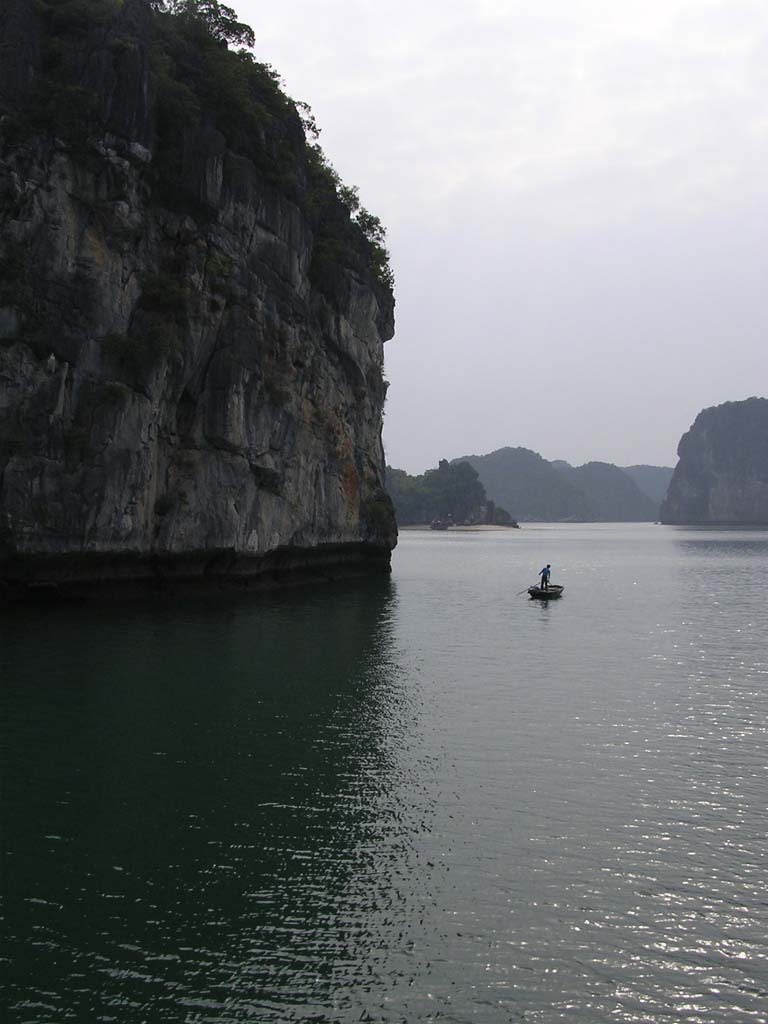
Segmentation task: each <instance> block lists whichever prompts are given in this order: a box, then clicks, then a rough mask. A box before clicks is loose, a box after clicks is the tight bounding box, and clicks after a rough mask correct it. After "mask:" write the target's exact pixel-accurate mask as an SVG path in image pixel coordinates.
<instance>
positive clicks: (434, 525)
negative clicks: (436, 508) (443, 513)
mask: <svg viewBox="0 0 768 1024" xmlns="http://www.w3.org/2000/svg"><path fill="white" fill-rule="evenodd" d="M450 525H451V523H450V522H447V521H446V520H445V519H433V520H432V522H431V523H430V524H429V528H430V530H447V529H448V527H449V526H450Z"/></svg>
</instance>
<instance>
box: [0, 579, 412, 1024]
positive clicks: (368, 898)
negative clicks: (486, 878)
mask: <svg viewBox="0 0 768 1024" xmlns="http://www.w3.org/2000/svg"><path fill="white" fill-rule="evenodd" d="M394 600H395V598H394V593H393V585H392V583H391V582H390V581H389V580H375V581H370V582H368V583H364V584H355V585H344V586H339V587H329V588H323V589H322V590H319V589H318V590H317V591H306V592H301V593H299V592H294V593H292V594H288V595H276V596H271V597H269V598H267V599H263V600H256V601H254V602H253V603H247V604H242V603H237V604H232V605H228V606H223V607H222V606H221V605H210V604H207V603H205V604H196V605H195V604H190V605H186V606H184V607H180V608H175V609H173V610H169V609H158V610H156V611H154V612H148V611H146V610H145V611H139V610H138V609H135V608H131V609H128V610H127V611H121V610H119V609H107V610H104V611H101V612H99V611H88V612H78V613H77V614H75V613H68V612H67V613H57V614H56V616H55V617H51V618H49V619H45V620H42V621H41V620H40V618H39V616H37V614H36V613H31V612H24V613H21V612H20V613H18V614H16V613H14V614H13V615H11V616H10V617H8V618H6V619H5V620H4V622H3V623H2V624H0V650H1V651H2V654H1V655H0V658H1V659H2V674H3V679H4V682H5V683H6V687H5V693H4V697H3V704H4V708H3V710H4V712H5V714H4V721H5V723H6V725H5V726H4V731H5V737H4V747H5V753H4V758H5V759H6V764H7V769H8V770H4V773H3V774H4V777H5V778H6V784H5V786H4V790H3V794H2V804H3V806H2V814H3V819H4V820H6V821H8V820H14V821H16V822H18V826H17V827H16V828H14V830H13V834H12V835H8V834H6V837H5V839H4V846H5V848H6V849H5V850H4V853H5V854H7V855H8V856H7V857H6V858H5V859H6V863H10V864H12V865H13V867H12V870H11V871H10V872H8V875H7V881H6V883H5V891H6V895H7V896H8V904H9V916H8V935H9V947H8V950H9V955H10V957H11V964H10V970H9V975H10V986H9V992H10V993H11V999H10V1003H11V1005H15V1006H17V1007H22V1008H23V1007H31V1006H32V1005H33V1004H39V1005H38V1010H37V1011H36V1012H37V1013H38V1014H41V1015H39V1016H38V1017H36V1019H37V1020H39V1021H44V1020H57V1019H59V1018H60V1015H61V1013H62V1012H63V1011H64V1010H66V1011H67V1012H73V1013H74V1014H75V1015H78V1014H85V1013H87V1014H88V1015H89V1016H90V1017H92V1019H97V1018H98V1017H100V1016H101V1015H103V1014H107V1015H108V1014H109V1013H115V1012H117V1015H118V1016H119V1018H120V1019H121V1020H122V1021H129V1022H130V1021H134V1020H135V1021H138V1020H144V1019H146V1015H147V1008H148V1007H153V1010H152V1012H153V1013H158V1012H159V1013H162V1012H167V1013H171V1014H172V1015H173V1014H174V1013H176V1014H178V1013H182V1014H183V1013H187V1014H189V1015H191V1016H189V1017H188V1018H187V1019H190V1020H195V1021H198V1020H199V1021H203V1020H209V1019H214V1018H215V1019H216V1021H224V1020H241V1019H244V1018H245V1017H251V1018H252V1017H254V1016H255V1017H256V1019H260V1020H272V1019H274V1020H277V1019H280V1020H285V1019H289V1018H290V1017H291V1015H293V1014H295V1015H296V1016H297V1017H301V1018H302V1019H304V1018H305V1016H306V1014H308V1013H312V1012H316V1013H317V1014H318V1015H319V1016H322V1017H323V1019H327V1018H328V1017H330V1019H334V1015H336V1014H342V1015H343V1013H344V1007H345V1005H346V1003H345V1000H346V996H345V994H344V993H345V991H351V990H356V989H359V986H360V984H361V983H363V979H367V981H368V982H370V981H371V980H373V978H375V976H376V971H377V964H378V963H382V962H383V957H384V956H385V955H386V947H387V946H388V944H389V943H391V942H395V941H398V940H399V936H401V935H403V933H404V932H407V930H408V921H409V918H410V916H412V915H415V914H418V913H419V906H418V903H419V901H418V900H416V901H414V900H413V889H414V883H413V880H411V881H410V883H409V886H410V894H409V897H408V905H407V906H406V905H405V897H404V896H403V895H401V894H402V893H403V892H404V891H405V889H404V887H403V886H402V885H399V884H398V876H399V875H401V874H405V873H409V872H410V868H411V867H412V866H413V864H412V861H413V859H414V857H418V854H417V853H416V852H415V848H414V847H413V846H412V843H411V836H412V835H413V834H414V831H415V830H417V829H419V828H421V827H422V825H423V821H422V820H419V816H420V815H426V814H428V808H425V807H424V806H423V801H421V802H420V801H419V800H418V799H413V794H410V795H409V799H408V800H407V801H404V800H403V792H404V791H405V790H407V789H408V786H409V774H410V773H409V765H413V764H415V762H416V761H417V760H418V757H419V750H418V732H419V720H418V714H417V713H415V709H414V707H413V702H412V699H411V697H410V695H409V689H408V687H407V686H406V685H405V680H404V679H403V678H402V673H401V672H400V671H399V669H398V662H397V654H396V652H395V651H394V649H393V642H392V636H391V631H390V624H391V611H392V606H393V602H394ZM33 615H34V617H33ZM425 879H428V873H427V875H425ZM424 884H425V885H426V884H428V881H425V882H424ZM416 888H417V889H418V886H416ZM33 942H34V943H35V945H32V943H33ZM39 1006H44V1007H47V1008H48V1009H43V1010H40V1009H39ZM313 1007H314V1009H313ZM334 1007H335V1008H334ZM358 1012H359V1011H358ZM158 1019H159V1018H158Z"/></svg>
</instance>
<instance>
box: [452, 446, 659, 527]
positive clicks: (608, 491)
mask: <svg viewBox="0 0 768 1024" xmlns="http://www.w3.org/2000/svg"><path fill="white" fill-rule="evenodd" d="M453 462H454V463H466V464H468V465H470V466H472V467H473V468H474V469H476V470H477V472H478V475H479V477H480V481H481V482H482V483H483V485H484V486H485V489H486V491H487V493H488V495H489V497H490V498H492V499H493V500H494V501H496V502H499V503H500V504H502V505H503V506H504V507H505V508H508V509H509V510H510V513H511V515H513V516H514V517H515V518H516V519H518V520H519V521H520V522H526V521H527V522H530V521H539V522H569V521H570V522H655V521H656V520H658V518H659V505H660V502H661V498H662V497H663V494H664V493H665V492H666V484H668V483H669V480H670V479H671V477H672V470H671V469H670V468H667V467H664V466H630V467H627V468H624V469H623V468H621V467H619V466H614V465H612V464H611V463H608V462H588V463H586V464H585V465H583V466H572V465H570V463H568V462H564V461H562V460H556V461H554V462H549V461H547V460H546V459H544V458H542V456H541V455H539V454H538V452H534V451H531V450H530V449H529V448H499V449H497V450H496V451H494V452H490V453H489V454H488V455H465V456H462V457H461V458H458V459H454V460H453Z"/></svg>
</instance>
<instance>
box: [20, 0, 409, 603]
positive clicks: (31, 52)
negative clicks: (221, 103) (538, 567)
mask: <svg viewBox="0 0 768 1024" xmlns="http://www.w3.org/2000/svg"><path fill="white" fill-rule="evenodd" d="M32 10H33V5H31V4H29V3H26V2H22V0H8V3H7V4H6V5H4V15H3V18H4V20H3V22H2V24H0V29H2V31H1V32H0V37H2V39H3V40H4V52H5V51H8V52H9V53H15V54H16V55H17V58H16V59H15V63H14V64H13V65H10V64H6V65H5V67H4V70H3V72H2V74H1V75H0V88H1V89H2V93H1V94H0V113H2V114H3V119H2V127H3V128H4V129H5V131H4V132H3V137H2V149H1V150H0V269H1V270H2V274H0V579H4V580H5V583H6V587H7V586H9V585H11V586H13V585H15V581H18V580H30V579H36V580H53V579H59V580H60V579H62V578H67V577H71V578H73V579H83V578H86V577H89V576H91V577H94V578H100V577H115V578H119V577H120V576H123V575H130V576H133V577H142V576H154V575H156V574H157V573H158V572H162V573H163V574H165V575H166V576H167V575H171V576H172V575H174V574H177V575H179V576H199V575H201V574H211V573H213V574H214V575H217V574H223V575H230V576H231V575H235V576H239V577H241V578H242V577H246V576H248V575H249V574H257V573H260V572H261V571H262V570H263V569H264V568H265V567H271V566H274V565H275V564H285V565H288V566H292V565H299V564H302V563H303V562H306V561H311V560H312V557H313V555H321V556H322V557H324V558H326V559H327V558H329V557H330V559H331V560H332V561H333V560H349V559H352V560H354V559H360V560H362V561H370V562H371V563H372V564H381V565H388V562H389V554H390V551H391V548H392V547H393V546H394V544H395V542H396V529H395V525H394V518H393V515H392V510H391V504H390V503H389V501H388V499H387V497H386V494H385V493H384V490H383V482H384V459H383V450H382V444H381V419H382V409H383V404H384V399H385V393H386V384H385V382H384V381H383V376H382V368H383V341H384V340H386V339H387V338H389V337H391V336H392V333H393V299H392V294H391V290H390V288H389V287H388V286H386V284H382V283H381V282H380V281H379V280H377V279H376V276H375V274H374V273H373V272H372V271H371V270H370V267H369V264H368V262H367V261H366V243H365V239H364V238H363V237H362V234H361V232H360V231H359V229H358V228H356V227H355V225H353V224H352V223H351V222H350V220H349V215H348V213H347V212H346V211H345V210H344V209H343V208H342V207H341V204H335V205H334V204H331V207H330V212H329V213H327V214H326V227H325V228H324V229H323V230H325V232H326V236H325V239H324V244H325V249H322V248H321V246H320V242H319V240H318V239H319V235H320V229H319V228H318V224H317V218H316V217H315V219H314V221H313V219H312V217H311V216H310V215H309V214H308V212H307V210H308V208H309V204H308V202H302V194H303V193H302V188H304V184H303V182H304V177H303V176H302V175H303V174H304V169H303V168H302V166H294V167H292V168H291V175H292V191H291V189H287V188H281V187H280V181H279V177H278V176H277V175H276V174H275V173H271V168H270V165H269V161H270V160H272V159H273V158H274V157H275V154H277V153H278V152H283V151H284V150H285V148H286V146H287V145H288V144H289V143H290V144H292V145H293V148H294V151H296V152H299V151H300V149H301V146H303V135H302V134H301V125H300V123H299V121H298V118H297V117H295V116H294V117H293V118H291V117H290V116H286V117H284V118H283V120H282V121H281V122H279V121H278V119H276V118H274V117H273V118H272V120H271V121H269V122H268V127H267V128H266V129H265V130H264V135H263V139H261V140H260V144H261V149H262V151H263V152H257V153H256V157H254V155H253V151H254V146H255V144H254V143H253V142H251V145H250V149H251V152H250V154H249V155H244V154H243V153H242V152H238V151H237V147H236V146H234V145H233V144H232V140H231V139H228V138H227V136H226V135H225V134H224V132H223V131H220V130H219V128H218V127H217V123H216V119H215V117H214V116H212V115H211V114H210V113H209V112H207V111H205V110H203V111H202V112H201V113H199V114H198V115H197V116H196V117H195V118H194V119H193V120H192V123H190V124H187V125H185V126H184V129H183V131H182V132H178V133H177V135H176V148H175V150H174V159H175V164H174V163H173V161H171V160H169V159H168V158H167V156H166V157H165V158H164V159H163V160H162V161H161V156H162V152H161V142H160V141H159V130H158V118H159V116H160V114H159V113H158V102H157V96H156V93H157V74H156V72H155V70H153V68H154V65H153V58H155V57H156V53H154V54H153V45H154V44H153V31H154V22H153V19H154V18H155V15H154V14H153V12H152V11H151V10H150V9H149V7H148V6H147V5H146V4H145V3H144V2H143V0H129V2H127V3H126V4H125V5H124V7H123V8H122V10H120V12H119V14H117V15H116V20H114V21H113V22H112V23H110V26H109V35H108V37H107V36H106V35H105V32H106V29H104V28H103V27H102V28H101V29H100V32H101V35H99V34H98V33H94V31H91V30H89V31H88V32H86V33H84V34H83V36H82V39H79V38H78V43H77V47H76V48H75V49H74V50H73V53H74V57H72V62H73V63H74V66H75V72H74V73H73V74H75V75H76V80H77V82H78V83H79V84H78V86H77V88H78V89H80V90H83V91H85V92H87V93H88V95H90V96H93V97H96V98H97V106H98V109H97V110H96V111H95V112H93V113H92V114H91V125H90V130H89V132H88V134H87V137H80V138H78V137H75V138H74V140H73V136H72V135H71V134H70V136H69V137H66V138H60V137H59V135H58V133H57V131H56V130H55V127H50V128H48V129H47V130H39V128H37V127H35V121H34V117H33V115H32V114H29V113H28V105H29V103H30V102H31V101H30V96H33V95H34V91H35V83H36V80H40V79H42V77H43V75H44V72H45V68H44V61H45V59H46V58H45V47H46V32H47V33H48V38H47V42H48V43H50V33H51V27H50V24H48V26H46V24H45V23H44V21H43V19H42V18H41V16H38V15H35V14H33V13H31V12H32ZM116 41H117V42H116ZM48 59H50V58H48ZM59 99H60V97H59ZM161 113H162V112H161ZM166 116H167V115H166ZM30 121H31V123H32V124H33V130H31V131H30V130H29V129H28V127H27V130H25V131H19V124H20V123H23V124H25V126H28V124H29V123H30ZM297 135H299V136H300V141H299V142H297V141H296V136H297ZM179 140H180V141H179ZM257 141H259V140H257ZM280 147H283V148H282V150H281V149H280ZM257 158H258V159H257ZM273 162H274V160H273ZM294 163H295V160H294ZM265 168H266V169H265ZM275 182H277V184H275ZM297 182H298V184H296V183H297ZM304 191H305V192H306V188H304ZM329 220H330V221H333V222H334V230H335V231H336V232H337V236H338V238H339V239H340V242H338V246H337V247H338V249H343V250H344V253H345V257H344V258H343V259H328V258H327V252H328V241H327V233H328V229H327V222H328V221H329ZM334 251H335V250H334Z"/></svg>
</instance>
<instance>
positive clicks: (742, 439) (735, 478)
mask: <svg viewBox="0 0 768 1024" xmlns="http://www.w3.org/2000/svg"><path fill="white" fill-rule="evenodd" d="M677 454H678V456H679V459H680V461H679V462H678V464H677V466H676V468H675V472H674V475H673V477H672V481H671V483H670V485H669V490H668V492H667V497H666V500H665V501H664V503H663V504H662V507H661V519H662V522H664V523H723V524H745V525H746V524H764V523H768V399H765V398H749V399H747V400H746V401H744V402H726V403H725V404H724V405H718V406H714V407H713V408H711V409H704V411H703V412H700V413H699V415H698V416H697V417H696V419H695V421H694V423H693V426H692V427H691V429H690V430H689V431H688V432H687V433H686V434H683V436H682V438H681V440H680V444H679V445H678V449H677Z"/></svg>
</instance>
